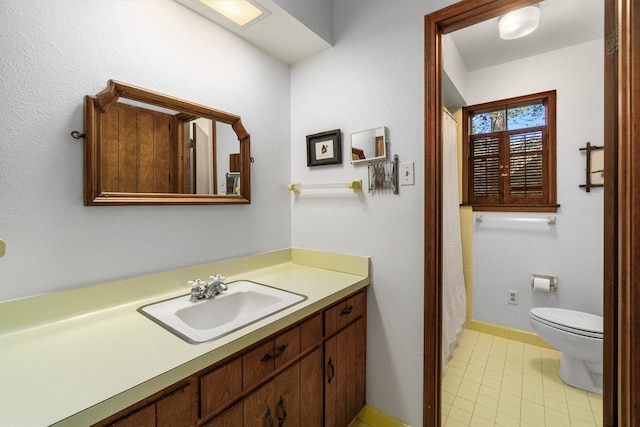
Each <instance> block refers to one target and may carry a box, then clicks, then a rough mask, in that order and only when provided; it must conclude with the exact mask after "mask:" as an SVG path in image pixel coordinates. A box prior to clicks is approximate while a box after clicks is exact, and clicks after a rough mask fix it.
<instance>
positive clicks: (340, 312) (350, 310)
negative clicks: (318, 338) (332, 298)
mask: <svg viewBox="0 0 640 427" xmlns="http://www.w3.org/2000/svg"><path fill="white" fill-rule="evenodd" d="M366 298H367V293H366V292H365V291H360V292H358V293H357V294H355V295H352V296H350V297H347V298H345V299H343V300H342V301H339V302H338V303H337V304H335V305H333V306H332V307H330V308H328V309H326V310H325V311H324V336H325V337H329V336H331V335H333V334H334V333H336V332H337V331H339V330H340V329H342V328H344V327H345V326H347V325H348V324H349V323H351V322H353V321H354V320H356V319H357V318H359V317H361V316H362V314H363V313H364V312H365V310H366V304H367V299H366Z"/></svg>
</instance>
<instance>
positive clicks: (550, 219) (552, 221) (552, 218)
mask: <svg viewBox="0 0 640 427" xmlns="http://www.w3.org/2000/svg"><path fill="white" fill-rule="evenodd" d="M482 221H502V222H544V223H547V224H550V225H551V224H555V223H556V217H555V216H548V217H546V218H518V217H516V218H504V217H488V218H485V217H484V216H483V215H476V222H482Z"/></svg>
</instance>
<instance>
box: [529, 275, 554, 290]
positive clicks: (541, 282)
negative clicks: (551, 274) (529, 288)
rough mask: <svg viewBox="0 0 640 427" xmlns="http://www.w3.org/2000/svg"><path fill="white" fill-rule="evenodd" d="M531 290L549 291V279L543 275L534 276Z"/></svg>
mask: <svg viewBox="0 0 640 427" xmlns="http://www.w3.org/2000/svg"><path fill="white" fill-rule="evenodd" d="M533 290H534V291H543V292H550V291H551V281H550V280H549V279H545V278H543V277H534V278H533Z"/></svg>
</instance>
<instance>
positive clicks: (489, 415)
mask: <svg viewBox="0 0 640 427" xmlns="http://www.w3.org/2000/svg"><path fill="white" fill-rule="evenodd" d="M497 413H498V411H497V408H496V409H491V408H487V407H486V406H482V405H476V407H475V408H474V409H473V416H474V417H475V416H478V417H481V418H482V419H485V420H488V421H491V422H492V423H493V422H495V420H496V415H497ZM567 418H568V417H567Z"/></svg>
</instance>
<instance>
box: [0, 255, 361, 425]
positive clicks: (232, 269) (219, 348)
mask: <svg viewBox="0 0 640 427" xmlns="http://www.w3.org/2000/svg"><path fill="white" fill-rule="evenodd" d="M256 267H257V268H256ZM368 269H369V260H368V258H364V257H354V256H349V255H338V254H328V253H319V252H312V251H306V250H300V249H292V250H288V249H287V250H283V251H276V252H271V253H267V254H259V255H256V256H249V257H243V258H238V259H233V260H226V261H219V262H214V263H210V264H206V265H203V266H194V267H189V268H185V269H180V270H173V271H171V272H165V273H158V274H155V275H148V276H143V277H140V278H132V279H127V280H123V281H118V282H113V283H108V284H102V285H97V286H93V287H88V288H83V289H81V290H75V291H68V292H63V293H59V294H51V295H45V296H40V297H34V298H29V299H27V300H20V301H15V302H8V303H3V304H0V426H45V425H53V424H56V425H60V426H63V425H74V426H78V425H89V424H92V423H94V422H97V421H99V420H101V419H104V418H106V417H107V416H109V415H111V414H113V413H115V412H118V411H119V410H121V409H124V408H126V407H128V406H129V405H131V404H133V403H135V402H137V401H139V400H141V399H143V398H145V397H147V396H149V395H151V394H153V393H155V392H157V391H159V390H162V389H163V388H165V387H167V386H169V385H171V384H173V383H175V382H176V381H179V380H181V379H183V378H185V377H187V376H189V375H191V374H193V373H196V372H198V371H199V370H201V369H203V368H205V367H207V366H209V365H211V364H213V363H215V362H217V361H219V360H222V359H224V358H225V357H227V356H229V355H231V354H233V353H235V352H237V351H239V350H241V349H243V348H245V347H247V346H248V345H251V344H253V343H255V342H257V341H259V340H260V339H262V338H264V337H267V336H268V335H271V334H272V333H274V332H277V331H278V330H280V329H282V328H284V327H286V326H289V325H291V324H293V323H295V322H296V321H298V320H300V319H302V318H304V317H306V316H307V315H309V314H311V313H314V312H316V311H318V310H320V309H322V308H323V307H325V306H327V305H329V304H331V303H333V302H335V301H338V300H339V299H341V298H343V297H345V296H347V295H349V294H351V293H353V292H355V291H356V290H358V289H360V288H362V287H365V286H367V285H368V284H369V270H368ZM205 271H207V272H209V274H206V275H205V274H202V273H204V272H205ZM218 273H220V274H223V275H226V276H227V281H228V282H231V281H234V280H252V281H255V282H258V283H263V284H266V285H269V286H273V287H276V288H281V289H284V290H287V291H292V292H296V293H300V294H303V295H305V296H307V300H305V301H303V302H301V303H299V304H297V305H295V306H293V307H290V308H288V309H286V310H284V311H281V312H279V313H276V314H274V315H272V316H269V317H268V318H266V319H263V320H260V321H258V322H256V323H254V324H252V325H249V326H247V327H245V328H242V329H240V330H238V331H236V332H234V333H232V334H229V335H227V336H225V337H222V338H220V339H218V340H215V341H213V342H209V343H203V344H195V345H194V344H189V343H187V342H185V341H183V340H182V339H181V338H179V337H177V336H175V335H174V334H172V333H171V332H169V331H167V330H166V329H164V328H162V327H161V326H159V325H157V324H156V323H154V322H153V321H151V320H149V319H148V318H146V317H145V316H143V315H142V314H140V313H138V312H137V311H136V310H137V309H138V307H140V306H142V305H146V304H149V303H152V302H155V301H159V300H163V299H166V298H171V297H174V296H179V295H184V294H186V293H188V289H187V286H186V280H189V279H193V278H197V277H208V275H212V274H218ZM193 274H196V275H198V274H199V276H192V275H193ZM178 277H179V278H181V279H183V280H179V279H178ZM104 300H108V304H107V303H106V302H105V301H104ZM65 306H66V308H65ZM85 306H86V307H88V308H87V309H84V310H83V307H85ZM17 318H18V319H17Z"/></svg>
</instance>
